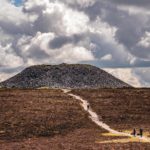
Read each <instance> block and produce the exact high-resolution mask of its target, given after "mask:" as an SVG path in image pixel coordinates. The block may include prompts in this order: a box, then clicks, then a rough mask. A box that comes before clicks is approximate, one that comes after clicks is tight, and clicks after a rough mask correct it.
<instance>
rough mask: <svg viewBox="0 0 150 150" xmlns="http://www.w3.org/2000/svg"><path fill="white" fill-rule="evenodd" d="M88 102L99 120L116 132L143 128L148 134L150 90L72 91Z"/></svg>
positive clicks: (149, 126) (149, 127)
mask: <svg viewBox="0 0 150 150" xmlns="http://www.w3.org/2000/svg"><path fill="white" fill-rule="evenodd" d="M73 93H75V94H77V95H80V96H81V97H82V98H83V99H86V100H88V101H89V103H90V105H91V107H92V108H93V109H94V111H95V112H96V113H97V114H98V115H99V116H100V118H101V119H102V120H103V121H104V122H105V123H107V124H109V125H110V126H111V127H112V128H114V129H117V130H120V131H122V130H132V129H133V128H134V127H135V128H137V129H139V128H143V129H144V130H145V131H148V132H150V117H149V115H150V89H146V88H145V89H133V88H129V89H83V90H73Z"/></svg>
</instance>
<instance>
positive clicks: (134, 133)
mask: <svg viewBox="0 0 150 150" xmlns="http://www.w3.org/2000/svg"><path fill="white" fill-rule="evenodd" d="M131 134H132V135H133V136H136V130H135V128H134V129H133V132H132V133H131Z"/></svg>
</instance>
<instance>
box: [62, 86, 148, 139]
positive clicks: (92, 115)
mask: <svg viewBox="0 0 150 150" xmlns="http://www.w3.org/2000/svg"><path fill="white" fill-rule="evenodd" d="M62 90H63V92H64V93H66V94H68V95H69V96H71V97H73V98H75V99H77V100H79V101H80V102H82V103H81V106H82V107H83V108H84V110H85V111H86V112H88V113H89V115H90V116H89V117H90V118H91V120H92V121H93V122H94V123H95V124H97V125H98V126H100V127H101V128H103V129H105V130H106V131H108V132H110V133H113V134H116V135H118V136H125V137H134V136H132V135H131V134H128V133H124V132H119V131H117V130H114V129H112V128H111V127H109V126H108V125H107V124H105V123H104V122H102V121H101V120H100V119H99V116H98V115H97V114H96V113H95V112H94V111H93V110H92V108H91V107H90V108H89V109H88V105H89V103H88V101H86V100H84V99H82V98H81V97H80V96H78V95H74V94H72V93H69V92H70V91H71V90H68V89H62ZM136 138H139V139H140V141H143V142H150V138H148V137H144V136H143V137H142V138H141V137H139V136H136Z"/></svg>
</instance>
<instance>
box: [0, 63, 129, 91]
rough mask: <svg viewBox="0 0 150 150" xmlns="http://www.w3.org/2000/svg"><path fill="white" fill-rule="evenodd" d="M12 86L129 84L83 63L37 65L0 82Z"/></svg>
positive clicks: (121, 85)
mask: <svg viewBox="0 0 150 150" xmlns="http://www.w3.org/2000/svg"><path fill="white" fill-rule="evenodd" d="M0 86H2V87H7V88H12V87H17V88H38V87H51V88H123V87H125V88H128V87H130V85H128V84H126V83H124V82H123V81H121V80H119V79H117V78H115V77H113V76H112V75H110V74H109V73H107V72H105V71H103V70H102V69H100V68H97V67H95V66H91V65H84V64H74V65H72V64H70V65H69V64H60V65H37V66H31V67H28V68H26V69H25V70H23V71H22V72H21V73H19V74H17V75H15V76H14V77H12V78H10V79H8V80H6V81H4V82H2V83H0Z"/></svg>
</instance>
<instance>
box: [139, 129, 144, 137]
mask: <svg viewBox="0 0 150 150" xmlns="http://www.w3.org/2000/svg"><path fill="white" fill-rule="evenodd" d="M139 135H140V136H141V137H142V136H143V129H142V128H141V129H140V133H139Z"/></svg>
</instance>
